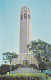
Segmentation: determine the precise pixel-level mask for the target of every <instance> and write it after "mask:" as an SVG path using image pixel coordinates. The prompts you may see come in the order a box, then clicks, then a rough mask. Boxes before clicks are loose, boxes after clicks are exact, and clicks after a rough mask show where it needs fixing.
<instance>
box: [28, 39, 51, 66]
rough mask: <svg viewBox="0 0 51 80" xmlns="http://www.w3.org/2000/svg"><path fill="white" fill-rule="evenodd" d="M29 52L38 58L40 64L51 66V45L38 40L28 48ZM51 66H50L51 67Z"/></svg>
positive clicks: (32, 42)
mask: <svg viewBox="0 0 51 80" xmlns="http://www.w3.org/2000/svg"><path fill="white" fill-rule="evenodd" d="M27 48H28V50H29V51H30V52H31V53H32V54H33V55H34V56H35V57H36V58H37V60H38V61H39V64H40V65H41V63H42V64H44V65H46V66H48V67H50V66H51V45H50V44H48V43H46V42H44V41H42V40H40V39H38V40H37V41H36V40H35V41H31V42H30V44H28V46H27ZM49 65H50V66H49Z"/></svg>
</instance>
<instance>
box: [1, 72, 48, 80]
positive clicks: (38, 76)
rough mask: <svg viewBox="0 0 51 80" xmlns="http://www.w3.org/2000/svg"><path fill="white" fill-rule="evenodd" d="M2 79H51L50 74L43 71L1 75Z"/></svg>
mask: <svg viewBox="0 0 51 80" xmlns="http://www.w3.org/2000/svg"><path fill="white" fill-rule="evenodd" d="M0 80H49V77H48V75H46V74H42V73H39V74H37V73H36V74H34V73H24V74H16V75H13V74H9V75H0Z"/></svg>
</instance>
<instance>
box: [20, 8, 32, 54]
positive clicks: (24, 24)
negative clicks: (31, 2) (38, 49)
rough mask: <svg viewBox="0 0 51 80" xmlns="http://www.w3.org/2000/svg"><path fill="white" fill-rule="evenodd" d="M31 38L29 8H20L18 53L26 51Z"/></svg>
mask: <svg viewBox="0 0 51 80" xmlns="http://www.w3.org/2000/svg"><path fill="white" fill-rule="evenodd" d="M31 40H32V26H31V16H30V9H29V8H27V7H23V8H21V14H20V53H28V49H27V45H28V44H29V43H30V41H31Z"/></svg>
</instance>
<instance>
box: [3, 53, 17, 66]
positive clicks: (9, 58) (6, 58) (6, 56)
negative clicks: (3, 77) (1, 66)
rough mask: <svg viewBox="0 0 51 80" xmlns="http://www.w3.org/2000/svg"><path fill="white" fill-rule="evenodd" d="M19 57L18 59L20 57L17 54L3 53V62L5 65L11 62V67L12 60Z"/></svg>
mask: <svg viewBox="0 0 51 80" xmlns="http://www.w3.org/2000/svg"><path fill="white" fill-rule="evenodd" d="M17 57H18V55H17V54H16V53H15V52H12V53H11V52H6V53H3V60H4V62H5V63H7V62H10V65H11V62H12V59H13V58H17Z"/></svg>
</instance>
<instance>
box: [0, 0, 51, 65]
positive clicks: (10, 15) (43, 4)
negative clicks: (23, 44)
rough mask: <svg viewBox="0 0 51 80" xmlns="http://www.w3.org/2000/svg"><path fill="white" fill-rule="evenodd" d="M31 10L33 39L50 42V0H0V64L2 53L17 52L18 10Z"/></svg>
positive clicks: (0, 62)
mask: <svg viewBox="0 0 51 80" xmlns="http://www.w3.org/2000/svg"><path fill="white" fill-rule="evenodd" d="M23 6H27V7H29V8H30V10H31V23H32V37H33V40H36V39H41V40H43V41H46V42H47V43H49V44H51V0H0V64H2V63H3V61H2V57H3V56H2V53H4V52H8V51H10V52H16V53H18V52H19V35H20V10H21V8H22V7H23Z"/></svg>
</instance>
